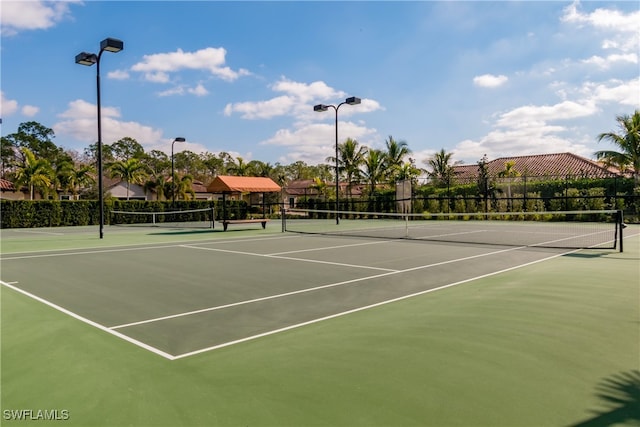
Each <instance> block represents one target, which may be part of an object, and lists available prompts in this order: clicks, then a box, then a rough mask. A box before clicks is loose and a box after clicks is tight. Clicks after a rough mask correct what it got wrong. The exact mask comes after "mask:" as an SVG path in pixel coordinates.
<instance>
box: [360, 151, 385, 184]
mask: <svg viewBox="0 0 640 427" xmlns="http://www.w3.org/2000/svg"><path fill="white" fill-rule="evenodd" d="M363 168H364V171H363V173H364V176H365V178H366V180H367V183H368V184H369V194H370V195H373V194H374V193H375V190H376V185H378V183H379V182H380V181H382V180H383V179H384V178H385V173H386V168H385V154H384V152H382V151H381V150H375V149H370V150H368V151H367V154H366V155H365V156H364V161H363Z"/></svg>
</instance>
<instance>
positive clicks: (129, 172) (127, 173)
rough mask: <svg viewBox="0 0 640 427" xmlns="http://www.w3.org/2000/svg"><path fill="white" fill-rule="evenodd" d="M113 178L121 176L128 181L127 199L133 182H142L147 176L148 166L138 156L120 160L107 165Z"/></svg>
mask: <svg viewBox="0 0 640 427" xmlns="http://www.w3.org/2000/svg"><path fill="white" fill-rule="evenodd" d="M107 169H108V170H109V173H110V176H111V178H120V179H121V180H123V181H125V182H126V183H127V200H129V190H130V188H131V184H142V183H143V182H144V179H145V178H146V177H147V175H148V172H147V167H146V166H145V164H144V163H142V162H141V161H140V159H137V158H131V159H128V160H119V161H116V162H113V163H109V164H108V165H107Z"/></svg>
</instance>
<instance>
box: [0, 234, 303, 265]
mask: <svg viewBox="0 0 640 427" xmlns="http://www.w3.org/2000/svg"><path fill="white" fill-rule="evenodd" d="M295 238H299V236H297V235H295V236H291V235H288V236H278V237H273V236H270V237H262V238H255V237H253V238H250V237H245V238H242V237H239V238H238V239H239V240H220V241H216V240H215V239H208V240H182V241H176V242H167V243H131V244H128V245H121V246H113V247H109V248H101V247H98V246H93V247H89V248H84V249H83V248H70V249H45V250H43V251H34V252H14V253H13V254H5V256H3V255H2V254H0V261H11V260H15V259H30V258H48V257H58V256H70V255H90V254H101V253H109V252H126V251H136V250H147V249H166V248H173V247H179V246H183V245H188V244H193V243H194V242H195V243H199V244H201V243H206V244H211V243H223V244H224V243H238V242H240V241H242V242H248V241H254V240H274V239H295ZM240 239H242V240H240ZM153 245H157V246H153ZM54 251H58V252H56V253H50V252H54ZM68 251H74V252H68ZM38 252H40V253H38ZM21 254H24V255H21ZM11 255H18V256H11Z"/></svg>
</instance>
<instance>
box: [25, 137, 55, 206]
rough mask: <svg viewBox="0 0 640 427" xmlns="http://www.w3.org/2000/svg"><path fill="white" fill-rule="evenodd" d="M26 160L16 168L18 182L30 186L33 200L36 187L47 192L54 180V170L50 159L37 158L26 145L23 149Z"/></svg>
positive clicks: (30, 195) (30, 197)
mask: <svg viewBox="0 0 640 427" xmlns="http://www.w3.org/2000/svg"><path fill="white" fill-rule="evenodd" d="M21 151H22V155H23V156H24V162H23V163H22V165H20V166H18V168H17V170H16V184H18V185H26V186H27V187H29V200H33V197H34V195H35V194H34V192H35V189H36V188H39V189H40V190H41V191H44V192H46V191H47V189H48V188H49V187H50V186H51V183H52V182H53V181H54V175H53V170H52V169H51V165H50V164H49V161H47V160H46V159H40V158H36V156H35V154H33V152H32V151H31V150H29V149H28V148H26V147H23V148H22V149H21Z"/></svg>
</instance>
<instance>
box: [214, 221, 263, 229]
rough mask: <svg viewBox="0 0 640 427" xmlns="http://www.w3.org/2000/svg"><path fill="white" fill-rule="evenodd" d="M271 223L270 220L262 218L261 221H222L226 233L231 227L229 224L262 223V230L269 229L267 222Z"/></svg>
mask: <svg viewBox="0 0 640 427" xmlns="http://www.w3.org/2000/svg"><path fill="white" fill-rule="evenodd" d="M268 221H269V219H267V218H260V219H223V220H222V221H220V222H222V228H224V231H227V227H228V226H229V224H257V223H260V224H262V228H267V222H268Z"/></svg>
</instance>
